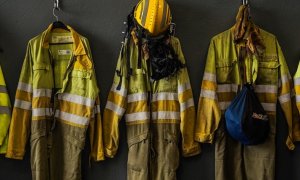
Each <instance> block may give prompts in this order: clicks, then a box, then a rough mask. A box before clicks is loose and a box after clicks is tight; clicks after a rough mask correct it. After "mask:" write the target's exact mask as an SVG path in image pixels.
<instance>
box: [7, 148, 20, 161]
mask: <svg viewBox="0 0 300 180" xmlns="http://www.w3.org/2000/svg"><path fill="white" fill-rule="evenodd" d="M24 154H25V152H16V151H9V150H7V152H6V155H5V157H7V158H10V159H18V160H23V157H24Z"/></svg>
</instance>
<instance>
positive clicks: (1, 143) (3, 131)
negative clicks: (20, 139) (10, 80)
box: [0, 66, 11, 153]
mask: <svg viewBox="0 0 300 180" xmlns="http://www.w3.org/2000/svg"><path fill="white" fill-rule="evenodd" d="M10 108H11V106H10V99H9V96H8V93H7V89H6V84H5V80H4V77H3V73H2V69H1V66H0V153H5V152H6V148H7V146H6V144H7V138H8V128H9V123H10V119H11V110H10Z"/></svg>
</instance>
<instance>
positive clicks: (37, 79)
mask: <svg viewBox="0 0 300 180" xmlns="http://www.w3.org/2000/svg"><path fill="white" fill-rule="evenodd" d="M50 68H51V67H50V65H48V64H46V63H41V62H39V63H36V64H34V65H33V79H34V81H33V83H34V85H38V87H48V86H49V80H51V79H52V78H51V77H50V76H51V71H50ZM51 81H52V80H51ZM50 83H52V82H50Z"/></svg>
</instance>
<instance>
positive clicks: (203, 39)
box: [0, 0, 300, 180]
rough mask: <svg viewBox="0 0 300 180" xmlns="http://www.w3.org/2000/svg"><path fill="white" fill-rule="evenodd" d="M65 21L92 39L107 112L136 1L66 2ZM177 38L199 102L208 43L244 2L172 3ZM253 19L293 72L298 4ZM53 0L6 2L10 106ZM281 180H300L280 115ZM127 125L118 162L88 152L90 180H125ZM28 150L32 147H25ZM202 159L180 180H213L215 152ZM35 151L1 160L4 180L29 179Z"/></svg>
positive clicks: (268, 0) (0, 31)
mask: <svg viewBox="0 0 300 180" xmlns="http://www.w3.org/2000/svg"><path fill="white" fill-rule="evenodd" d="M61 1H62V9H63V12H61V13H59V15H60V19H61V20H62V21H64V22H65V23H67V24H70V25H71V26H72V27H73V28H74V29H76V30H77V31H78V32H79V33H80V34H82V35H84V36H86V37H87V38H88V39H89V40H90V44H91V47H92V52H93V57H94V60H95V64H96V72H97V77H98V82H99V85H100V89H101V100H102V109H103V107H104V104H105V100H106V97H107V94H108V91H109V89H110V85H111V83H112V78H113V74H114V70H115V65H116V60H117V56H118V53H119V49H120V42H121V40H122V34H121V31H122V30H123V28H124V27H123V23H122V22H123V20H124V19H125V17H126V15H127V14H128V13H129V12H130V10H131V9H132V7H133V5H134V4H136V3H137V0H132V1H125V0H89V1H87V0H61ZM168 2H169V4H170V6H171V9H172V14H173V18H174V21H175V22H176V24H177V36H178V37H179V38H180V39H181V43H182V46H183V51H184V53H185V57H186V59H187V63H188V68H189V71H190V78H191V82H192V86H193V89H194V97H195V102H197V101H198V97H199V91H200V83H201V80H202V75H203V71H204V65H205V59H206V52H207V48H208V44H209V40H210V38H211V37H212V36H213V35H215V34H217V33H219V32H222V31H224V30H226V29H228V28H229V27H231V26H232V25H233V23H234V20H235V15H236V12H237V10H238V6H239V4H240V1H239V0H230V1H229V0H227V1H225V0H208V1H204V0H202V1H200V0H169V1H168ZM251 3H252V7H251V13H252V16H253V19H254V21H255V22H256V24H257V25H259V26H260V27H262V28H264V29H265V30H267V31H269V32H272V33H273V34H275V35H276V36H277V37H278V39H279V42H280V43H281V46H282V49H283V51H284V53H285V56H286V59H287V63H288V65H289V67H290V72H291V73H292V74H293V73H295V71H296V68H297V64H298V62H299V58H300V45H299V42H300V30H299V29H300V1H299V0H255V1H254V0H252V1H251ZM52 7H53V3H52V0H0V47H1V48H2V49H3V50H4V53H3V54H0V56H1V58H0V59H1V62H0V63H1V65H2V68H3V71H4V74H5V76H6V81H7V84H8V90H9V92H10V96H11V99H12V101H13V100H14V93H15V90H16V87H17V82H18V77H19V72H20V69H21V65H22V62H23V57H24V53H25V49H26V45H27V42H28V40H29V39H31V38H32V37H34V36H35V35H37V34H39V33H41V32H42V31H44V29H46V28H47V26H48V25H49V24H50V23H51V22H52V21H53V20H54V18H53V16H52ZM278 117H279V118H278V125H277V127H278V134H277V159H276V176H277V177H276V179H278V180H299V179H300V171H299V167H300V147H299V146H298V147H297V148H296V150H295V151H294V152H289V151H288V150H287V148H286V146H285V138H286V123H285V121H284V119H283V118H282V116H281V115H280V114H279V115H278ZM124 126H125V124H124V122H122V123H121V130H120V136H121V140H120V148H119V151H118V155H117V156H116V157H115V158H114V159H107V160H106V161H104V162H101V163H97V164H93V165H92V168H89V167H88V149H86V150H85V151H84V153H83V163H82V164H83V177H84V179H103V180H104V179H107V180H108V179H109V180H112V179H113V180H114V179H116V180H124V179H126V161H127V159H126V158H127V147H126V140H125V139H126V138H125V137H126V132H125V128H124ZM27 149H28V148H27ZM202 149H203V152H202V154H201V155H199V156H196V157H193V158H187V159H182V161H181V166H180V168H179V171H178V179H186V180H190V179H193V180H197V179H201V180H213V179H214V147H213V146H212V145H203V146H202ZM29 154H30V153H29V151H27V153H26V156H25V159H24V160H23V161H16V160H9V159H5V158H3V157H0V179H4V180H6V179H10V180H19V179H22V180H29V179H31V172H30V162H29Z"/></svg>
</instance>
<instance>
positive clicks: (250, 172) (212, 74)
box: [195, 28, 300, 180]
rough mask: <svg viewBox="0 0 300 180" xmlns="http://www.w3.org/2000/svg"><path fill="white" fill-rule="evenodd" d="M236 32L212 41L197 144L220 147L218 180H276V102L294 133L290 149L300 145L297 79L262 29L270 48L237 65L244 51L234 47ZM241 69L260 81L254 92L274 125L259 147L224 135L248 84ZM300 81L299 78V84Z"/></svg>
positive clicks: (275, 44) (199, 113) (257, 81)
mask: <svg viewBox="0 0 300 180" xmlns="http://www.w3.org/2000/svg"><path fill="white" fill-rule="evenodd" d="M233 30H234V28H231V29H230V30H227V31H225V32H223V33H221V34H219V35H217V36H215V37H214V38H213V39H212V40H211V43H210V46H209V51H208V56H207V61H206V66H205V72H204V76H203V81H202V85H201V94H200V98H199V105H198V118H197V121H196V130H195V131H196V132H195V139H196V140H197V141H199V142H202V143H214V142H215V169H216V171H215V179H216V180H229V179H230V180H249V179H253V180H274V175H275V162H274V160H275V133H276V106H277V102H279V104H280V106H281V108H282V110H283V113H284V115H285V119H286V121H287V126H288V128H289V132H288V134H287V140H286V145H287V147H288V148H289V149H290V150H293V149H294V148H295V145H294V142H295V141H299V140H300V129H299V127H300V126H299V121H300V118H299V113H297V112H296V113H295V108H296V106H295V102H294V101H295V96H294V94H293V91H294V90H293V85H292V79H291V76H290V74H289V70H288V66H287V64H286V62H285V59H284V56H283V54H282V51H281V48H280V46H279V44H278V42H277V40H276V38H275V37H274V36H273V35H271V34H269V33H267V32H265V31H264V30H262V29H260V33H261V36H262V37H263V40H264V45H265V46H266V49H265V53H264V57H263V58H258V57H256V56H252V58H249V56H246V58H245V59H244V60H245V63H244V62H238V61H239V58H238V57H239V48H238V46H236V44H235V43H234V31H233ZM224 44H226V45H224ZM239 64H247V65H246V67H245V70H246V74H248V75H249V74H250V75H252V77H253V78H254V77H256V78H255V79H253V80H254V90H255V93H256V95H257V97H258V98H259V100H260V102H261V104H262V106H263V108H264V110H265V111H266V112H267V114H268V117H269V119H270V127H271V130H270V134H269V137H268V138H267V140H266V141H265V142H264V143H262V144H259V145H255V146H243V145H241V143H239V142H236V141H234V140H232V138H231V137H230V136H229V135H228V134H227V133H226V130H225V129H224V128H225V127H224V112H225V111H226V109H227V108H228V106H229V105H230V103H231V101H232V100H233V98H234V97H235V96H236V95H237V93H238V91H239V89H240V88H239V87H241V86H239V85H240V84H242V80H243V78H241V72H240V67H239ZM249 64H251V66H248V65H249ZM251 68H253V69H251ZM243 74H244V73H243ZM299 75H300V74H299ZM297 81H298V79H297V77H295V84H297ZM299 87H300V86H299ZM296 91H297V86H296ZM298 92H300V91H298ZM296 99H297V96H296ZM298 99H299V98H298Z"/></svg>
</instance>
